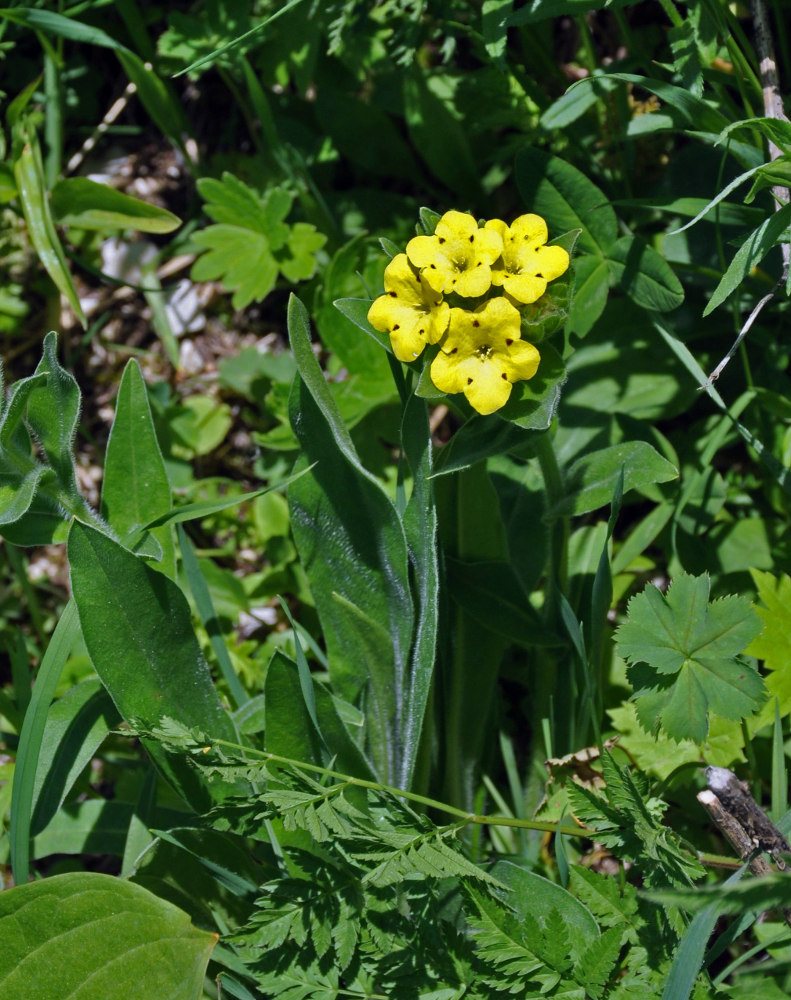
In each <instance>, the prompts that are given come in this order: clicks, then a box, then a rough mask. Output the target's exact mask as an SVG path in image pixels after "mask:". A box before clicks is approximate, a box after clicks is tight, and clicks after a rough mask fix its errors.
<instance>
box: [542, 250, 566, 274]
mask: <svg viewBox="0 0 791 1000" xmlns="http://www.w3.org/2000/svg"><path fill="white" fill-rule="evenodd" d="M536 258H537V260H538V266H539V268H540V271H539V273H540V274H541V275H542V276H543V277H544V278H546V279H547V281H552V280H553V279H554V278H559V277H560V276H561V274H565V273H566V271H568V268H569V255H568V253H567V251H565V250H564V249H563V247H541V248H540V249H539V250H538V251H537V252H536Z"/></svg>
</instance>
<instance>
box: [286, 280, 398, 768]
mask: <svg viewBox="0 0 791 1000" xmlns="http://www.w3.org/2000/svg"><path fill="white" fill-rule="evenodd" d="M288 319H289V333H290V335H291V345H292V349H293V351H294V357H295V358H296V362H297V366H298V368H299V375H300V377H299V378H298V379H297V381H296V382H295V384H294V388H293V389H292V394H291V401H290V409H291V423H292V427H293V428H294V432H295V434H296V436H297V438H298V440H299V442H300V445H301V447H302V453H303V456H304V458H303V460H304V461H306V462H310V461H313V462H315V463H316V467H315V469H314V470H313V471H311V472H310V473H308V474H307V475H305V476H303V477H301V478H300V479H299V480H298V481H296V482H294V483H293V484H292V485H291V487H290V488H289V491H288V499H289V507H290V510H291V524H292V529H293V531H294V540H295V542H296V544H297V549H298V550H299V553H300V558H301V560H302V564H303V566H304V567H305V571H306V573H307V575H308V579H309V581H310V586H311V591H312V593H313V596H314V598H315V600H316V607H317V609H318V612H319V617H320V618H321V621H322V627H323V631H324V635H325V638H326V642H327V652H328V659H329V666H330V677H331V678H332V682H333V687H334V688H335V690H336V691H337V692H338V694H340V695H341V697H343V698H345V699H346V700H347V701H350V702H352V703H356V702H358V701H359V700H360V699H362V701H363V703H364V704H365V705H366V709H367V711H369V712H371V713H372V715H373V717H374V718H376V720H377V724H376V725H375V726H371V727H370V728H369V731H368V732H367V734H366V741H367V748H368V753H369V757H370V759H371V762H372V764H373V765H374V769H375V770H376V772H377V774H378V775H379V777H380V778H381V779H382V780H387V781H388V782H389V783H394V784H402V785H403V786H404V787H406V786H408V784H409V776H410V775H411V773H412V770H413V768H414V764H415V758H416V754H417V744H416V742H414V741H413V739H412V737H411V735H410V732H409V730H408V728H407V727H406V720H407V718H408V716H407V714H406V699H408V698H409V697H410V692H409V687H408V678H409V666H408V664H409V657H410V646H411V641H412V633H413V620H414V612H413V606H412V597H411V594H410V590H409V573H408V555H407V543H406V538H405V536H404V530H403V528H402V526H401V523H400V521H399V519H398V515H397V513H396V510H395V508H394V506H393V504H392V502H391V501H390V499H389V497H388V496H387V494H386V493H385V491H384V489H383V487H382V486H381V484H380V483H379V482H378V481H377V480H376V479H375V477H374V476H372V475H371V474H370V473H369V472H368V471H367V470H366V469H365V468H364V467H363V466H362V464H361V462H360V459H359V457H358V455H357V452H356V450H355V448H354V445H353V444H352V441H351V438H350V436H349V432H348V430H347V428H346V426H345V424H344V423H343V421H342V419H341V417H340V414H339V413H338V410H337V407H336V405H335V402H334V400H333V398H332V395H331V393H330V390H329V387H328V385H327V382H326V380H325V378H324V375H323V373H322V371H321V369H320V367H319V364H318V361H317V360H316V357H315V355H314V354H313V351H312V349H311V342H310V330H309V326H308V317H307V312H306V310H305V307H304V306H303V305H302V303H301V302H300V301H299V300H298V299H296V298H295V297H293V296H292V299H291V302H290V305H289V316H288Z"/></svg>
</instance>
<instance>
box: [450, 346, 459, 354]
mask: <svg viewBox="0 0 791 1000" xmlns="http://www.w3.org/2000/svg"><path fill="white" fill-rule="evenodd" d="M456 351H458V347H454V348H453V350H452V351H451V352H450V353H451V354H455V353H456Z"/></svg>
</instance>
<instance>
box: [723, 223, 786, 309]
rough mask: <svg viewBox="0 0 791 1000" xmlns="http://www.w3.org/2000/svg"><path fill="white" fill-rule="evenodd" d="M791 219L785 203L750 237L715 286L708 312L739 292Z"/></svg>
mask: <svg viewBox="0 0 791 1000" xmlns="http://www.w3.org/2000/svg"><path fill="white" fill-rule="evenodd" d="M789 223H791V205H783V207H782V208H779V209H778V210H777V211H776V212H773V213H772V215H770V216H769V218H768V219H767V220H766V221H765V222H763V223H762V224H761V225H760V226H759V227H758V228H757V229H755V230H753V232H752V233H750V235H749V236H748V237H747V240H746V241H745V242H744V243H743V244H742V246H741V247H740V248H739V250H738V251H737V253H736V256H735V257H734V258H733V260H732V261H731V262H730V264H729V265H728V270H727V271H726V272H725V274H724V275H723V276H722V279H721V281H720V283H719V284H718V285H717V287H716V288H715V289H714V293H713V294H712V296H711V298H710V299H709V304H708V305H707V306H706V308H705V309H704V310H703V315H704V316H708V314H709V313H710V312H711V311H712V310H714V309H716V308H717V306H718V305H720V304H721V303H723V302H724V301H725V300H726V299H727V298H728V296H729V295H731V293H732V292H735V291H736V289H737V288H738V287H739V285H740V284H741V283H742V282H743V281H744V279H745V278H746V277H747V275H748V274H749V273H750V271H751V270H752V269H753V268H754V267H755V265H756V264H758V263H759V262H760V261H762V260H763V259H764V257H765V256H766V255H767V254H768V253H769V251H770V250H771V249H772V247H773V246H774V245H775V244H776V243H777V241H778V240H779V239H780V237H781V236H782V235H783V233H784V232H785V230H786V229H787V228H788V225H789Z"/></svg>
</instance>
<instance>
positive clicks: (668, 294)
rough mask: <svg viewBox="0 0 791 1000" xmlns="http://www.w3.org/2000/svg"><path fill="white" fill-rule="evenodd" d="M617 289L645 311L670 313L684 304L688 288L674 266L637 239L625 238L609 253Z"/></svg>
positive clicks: (614, 245) (632, 237)
mask: <svg viewBox="0 0 791 1000" xmlns="http://www.w3.org/2000/svg"><path fill="white" fill-rule="evenodd" d="M607 263H608V264H609V266H610V272H611V274H612V276H613V279H614V280H615V287H616V288H618V289H619V290H620V291H622V292H624V293H625V294H626V295H628V296H629V298H630V299H632V301H633V302H635V303H636V304H637V305H638V306H642V307H643V309H652V310H658V311H660V312H669V311H670V310H671V309H675V308H676V307H677V306H680V305H681V303H682V302H683V301H684V289H683V288H682V287H681V282H680V281H679V280H678V278H677V277H676V276H675V274H673V271H672V269H671V267H670V265H669V264H668V263H667V262H666V261H665V260H664V259H663V258H662V257H660V255H659V254H658V253H657V252H656V250H654V249H653V248H652V247H650V246H648V244H647V243H643V242H642V241H641V240H638V239H637V238H636V237H634V236H622V237H621V238H620V239H619V240H617V241H616V242H615V243H613V245H612V246H611V247H610V248H609V249H608V250H607Z"/></svg>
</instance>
